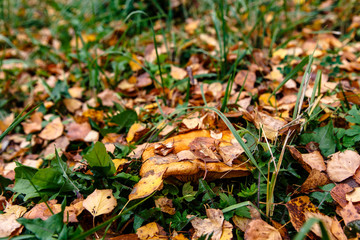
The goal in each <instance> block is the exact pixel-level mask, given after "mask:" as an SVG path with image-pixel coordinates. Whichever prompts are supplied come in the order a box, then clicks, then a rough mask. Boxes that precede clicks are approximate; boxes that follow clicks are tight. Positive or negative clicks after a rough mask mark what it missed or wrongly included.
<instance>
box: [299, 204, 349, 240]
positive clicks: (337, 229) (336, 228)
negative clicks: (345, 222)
mask: <svg viewBox="0 0 360 240" xmlns="http://www.w3.org/2000/svg"><path fill="white" fill-rule="evenodd" d="M304 215H305V219H306V220H309V219H310V218H318V219H320V220H321V221H322V222H323V223H324V225H325V228H326V230H327V231H328V234H329V235H330V239H332V240H346V239H347V237H346V236H345V234H344V232H343V231H342V229H341V226H340V223H339V222H338V221H337V220H336V218H331V217H329V216H326V215H324V214H322V213H319V212H318V213H314V212H308V211H305V213H304ZM311 231H312V232H313V233H315V234H316V235H317V236H319V237H322V233H321V229H320V225H319V224H318V223H317V224H315V225H314V226H313V227H312V228H311Z"/></svg>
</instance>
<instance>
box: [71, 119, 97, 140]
mask: <svg viewBox="0 0 360 240" xmlns="http://www.w3.org/2000/svg"><path fill="white" fill-rule="evenodd" d="M66 130H67V135H66V136H67V137H68V139H69V140H70V141H85V138H86V136H87V135H88V134H89V133H90V131H91V126H90V124H89V123H88V122H83V123H76V122H72V123H70V124H69V125H67V126H66Z"/></svg>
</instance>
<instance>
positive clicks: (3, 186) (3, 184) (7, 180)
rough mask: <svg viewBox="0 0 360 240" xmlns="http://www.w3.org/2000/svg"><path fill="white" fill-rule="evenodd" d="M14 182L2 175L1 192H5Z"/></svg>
mask: <svg viewBox="0 0 360 240" xmlns="http://www.w3.org/2000/svg"><path fill="white" fill-rule="evenodd" d="M12 183H13V181H11V180H10V179H8V178H6V177H3V176H1V175H0V194H1V193H3V191H4V190H5V188H6V187H7V186H9V185H10V184H12Z"/></svg>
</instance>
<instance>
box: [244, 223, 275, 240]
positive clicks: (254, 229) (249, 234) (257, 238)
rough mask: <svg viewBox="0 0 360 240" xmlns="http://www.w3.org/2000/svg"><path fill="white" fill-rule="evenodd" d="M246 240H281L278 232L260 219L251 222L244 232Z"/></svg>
mask: <svg viewBox="0 0 360 240" xmlns="http://www.w3.org/2000/svg"><path fill="white" fill-rule="evenodd" d="M245 239H246V240H266V239H269V240H281V239H282V238H281V235H280V233H279V231H278V230H277V229H276V228H274V227H273V226H271V225H269V224H268V223H267V222H265V221H263V220H261V219H255V220H252V221H251V222H250V223H249V225H248V226H247V228H246V231H245Z"/></svg>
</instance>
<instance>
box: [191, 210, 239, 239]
mask: <svg viewBox="0 0 360 240" xmlns="http://www.w3.org/2000/svg"><path fill="white" fill-rule="evenodd" d="M206 216H207V217H208V218H205V219H201V218H198V217H195V218H194V219H192V220H191V224H192V226H193V227H194V229H195V233H194V236H193V239H197V238H199V237H201V236H203V235H210V234H212V237H211V239H212V240H220V239H232V232H229V231H228V230H229V229H230V230H232V228H233V227H232V224H231V223H229V222H227V221H225V219H224V215H223V213H222V211H221V210H220V209H206ZM192 217H193V216H191V215H188V216H187V218H192ZM229 233H230V234H229ZM223 235H224V236H223Z"/></svg>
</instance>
